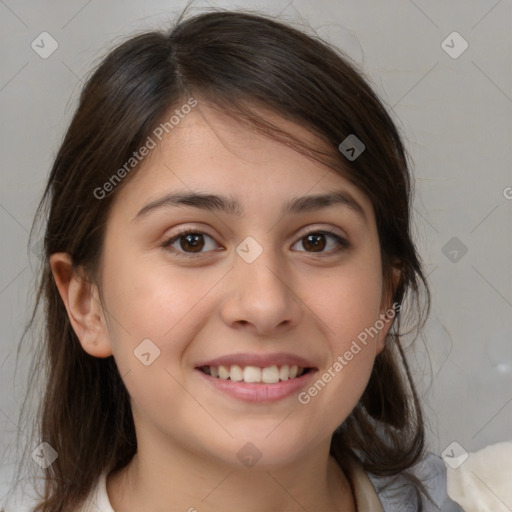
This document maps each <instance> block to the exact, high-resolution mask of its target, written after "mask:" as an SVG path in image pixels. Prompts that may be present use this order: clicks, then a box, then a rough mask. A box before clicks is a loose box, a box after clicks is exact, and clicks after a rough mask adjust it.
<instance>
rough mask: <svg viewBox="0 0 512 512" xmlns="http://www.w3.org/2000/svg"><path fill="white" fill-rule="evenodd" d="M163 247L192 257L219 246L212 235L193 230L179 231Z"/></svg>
mask: <svg viewBox="0 0 512 512" xmlns="http://www.w3.org/2000/svg"><path fill="white" fill-rule="evenodd" d="M208 242H209V243H210V246H209V247H207V246H208ZM162 247H164V248H165V249H168V250H171V251H172V252H173V253H175V254H176V255H177V256H190V257H193V256H195V255H200V254H203V253H206V252H211V251H212V250H213V251H214V250H216V249H217V250H218V249H219V246H218V245H217V243H216V242H215V240H214V239H213V238H212V237H211V236H209V235H207V234H206V233H201V232H198V231H191V230H188V231H183V232H182V233H178V234H177V235H175V236H173V237H172V238H170V239H169V240H167V241H166V242H164V243H163V244H162ZM203 249H206V250H203Z"/></svg>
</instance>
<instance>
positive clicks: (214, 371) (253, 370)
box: [198, 364, 313, 384]
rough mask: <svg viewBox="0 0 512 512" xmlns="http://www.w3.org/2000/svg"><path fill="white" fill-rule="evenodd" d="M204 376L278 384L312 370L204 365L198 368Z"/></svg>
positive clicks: (280, 366)
mask: <svg viewBox="0 0 512 512" xmlns="http://www.w3.org/2000/svg"><path fill="white" fill-rule="evenodd" d="M198 370H200V371H201V372H203V373H204V374H206V375H208V376H210V377H213V378H214V379H220V380H227V381H232V382H245V383H250V384H278V383H279V382H285V381H288V380H292V379H298V378H300V377H302V376H303V375H305V374H306V373H309V372H310V371H312V370H313V368H308V367H302V366H298V365H295V364H294V365H288V364H283V365H271V366H264V367H259V366H250V365H247V366H242V365H238V364H232V365H218V366H214V365H211V366H210V365H204V366H200V367H199V368H198Z"/></svg>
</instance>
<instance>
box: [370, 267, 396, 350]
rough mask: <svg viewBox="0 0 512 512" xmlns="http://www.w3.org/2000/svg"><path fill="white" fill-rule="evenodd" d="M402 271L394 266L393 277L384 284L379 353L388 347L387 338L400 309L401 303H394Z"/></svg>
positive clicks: (377, 347)
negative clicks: (395, 291)
mask: <svg viewBox="0 0 512 512" xmlns="http://www.w3.org/2000/svg"><path fill="white" fill-rule="evenodd" d="M401 275H402V273H401V271H400V270H399V268H397V267H393V268H392V270H391V278H390V279H388V280H386V279H385V280H384V282H383V285H382V298H381V302H380V310H379V320H378V321H379V326H380V325H381V324H380V322H383V324H384V325H383V327H382V329H379V334H378V336H377V343H376V349H377V354H380V353H381V352H382V351H383V350H384V348H385V347H386V338H387V335H388V333H389V330H390V329H391V326H392V325H393V322H394V320H395V316H396V313H397V312H398V310H399V309H400V304H398V305H395V304H394V303H393V298H394V290H396V287H397V286H398V283H399V282H400V277H401Z"/></svg>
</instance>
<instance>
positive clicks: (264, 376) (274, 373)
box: [261, 366, 279, 384]
mask: <svg viewBox="0 0 512 512" xmlns="http://www.w3.org/2000/svg"><path fill="white" fill-rule="evenodd" d="M261 381H262V382H265V384H275V383H276V382H279V369H278V368H277V366H267V367H266V368H263V370H261Z"/></svg>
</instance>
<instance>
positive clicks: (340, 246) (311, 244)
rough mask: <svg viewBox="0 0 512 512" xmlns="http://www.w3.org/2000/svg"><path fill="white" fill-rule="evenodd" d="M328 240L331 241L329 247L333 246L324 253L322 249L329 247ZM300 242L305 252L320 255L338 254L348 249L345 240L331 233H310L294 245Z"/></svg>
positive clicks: (348, 245)
mask: <svg viewBox="0 0 512 512" xmlns="http://www.w3.org/2000/svg"><path fill="white" fill-rule="evenodd" d="M329 239H330V240H331V246H332V245H334V249H330V250H327V251H325V250H324V249H325V248H326V247H328V246H329ZM332 241H334V242H332ZM301 242H302V247H303V248H304V249H306V252H317V253H322V254H332V253H338V252H341V251H343V250H345V249H348V247H350V244H349V243H348V241H347V240H345V239H344V238H342V237H341V236H339V235H337V234H336V233H333V232H332V231H310V232H309V233H307V234H306V235H304V236H303V237H301V239H300V240H298V241H297V242H296V244H298V243H301ZM296 244H295V245H296ZM299 252H302V251H299Z"/></svg>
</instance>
